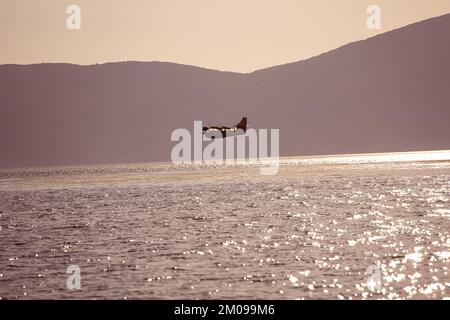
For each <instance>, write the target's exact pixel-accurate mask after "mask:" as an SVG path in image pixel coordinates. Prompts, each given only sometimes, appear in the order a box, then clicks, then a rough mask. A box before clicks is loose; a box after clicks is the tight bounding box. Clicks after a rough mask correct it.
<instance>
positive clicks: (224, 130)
mask: <svg viewBox="0 0 450 320" xmlns="http://www.w3.org/2000/svg"><path fill="white" fill-rule="evenodd" d="M239 129H240V130H239ZM245 131H247V117H244V118H242V120H241V121H240V122H239V123H238V124H237V125H235V126H233V127H226V126H212V127H203V134H204V135H205V136H206V137H208V138H211V139H214V138H225V137H231V136H236V135H239V134H244V133H245Z"/></svg>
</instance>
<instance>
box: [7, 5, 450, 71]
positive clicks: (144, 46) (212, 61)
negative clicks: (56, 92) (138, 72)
mask: <svg viewBox="0 0 450 320" xmlns="http://www.w3.org/2000/svg"><path fill="white" fill-rule="evenodd" d="M71 4H76V5H78V6H79V7H80V8H81V29H80V30H72V31H71V30H68V29H67V27H66V20H67V18H68V17H69V14H67V13H66V8H67V7H68V6H69V5H71ZM371 4H376V5H378V6H380V7H381V19H382V25H381V29H380V30H369V29H368V28H367V26H366V20H367V17H368V14H367V13H366V9H367V7H368V6H369V5H371ZM446 13H450V1H449V0H368V1H367V0H71V1H65V0H38V1H36V0H0V43H1V46H0V64H4V63H20V64H28V63H37V62H71V63H76V64H93V63H103V62H110V61H125V60H139V61H153V60H160V61H170V62H177V63H184V64H190V65H196V66H202V67H207V68H212V69H219V70H230V71H239V72H248V71H253V70H256V69H260V68H264V67H268V66H273V65H277V64H283V63H287V62H292V61H298V60H302V59H305V58H308V57H311V56H314V55H317V54H319V53H322V52H325V51H329V50H331V49H334V48H336V47H339V46H341V45H344V44H346V43H348V42H352V41H355V40H360V39H365V38H368V37H371V36H373V35H375V34H378V33H383V32H386V31H389V30H392V29H394V28H398V27H401V26H405V25H407V24H410V23H413V22H417V21H420V20H424V19H426V18H430V17H434V16H440V15H443V14H446Z"/></svg>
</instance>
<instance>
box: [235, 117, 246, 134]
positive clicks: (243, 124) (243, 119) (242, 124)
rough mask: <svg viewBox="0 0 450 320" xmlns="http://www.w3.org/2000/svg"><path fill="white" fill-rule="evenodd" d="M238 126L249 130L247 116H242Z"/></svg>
mask: <svg viewBox="0 0 450 320" xmlns="http://www.w3.org/2000/svg"><path fill="white" fill-rule="evenodd" d="M236 128H238V129H242V130H244V132H245V131H247V117H244V118H242V120H241V122H239V123H238V124H237V125H236Z"/></svg>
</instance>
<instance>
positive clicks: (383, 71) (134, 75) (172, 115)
mask: <svg viewBox="0 0 450 320" xmlns="http://www.w3.org/2000/svg"><path fill="white" fill-rule="evenodd" d="M449 30H450V14H449V15H444V16H441V17H437V18H433V19H429V20H425V21H422V22H419V23H415V24H412V25H409V26H407V27H404V28H400V29H397V30H394V31H390V32H387V33H384V34H382V35H379V36H376V37H373V38H370V39H367V40H364V41H358V42H354V43H350V44H348V45H345V46H343V47H341V48H338V49H336V50H333V51H330V52H328V53H324V54H322V55H320V56H317V57H314V58H311V59H308V60H304V61H300V62H295V63H290V64H286V65H281V66H275V67H271V68H267V69H263V70H258V71H255V72H253V73H249V74H239V73H231V72H220V71H214V70H208V69H203V68H198V67H192V66H186V65H179V64H174V63H163V62H122V63H107V64H102V65H92V66H77V65H70V64H36V65H2V66H0V88H1V89H0V167H13V166H40V165H72V164H100V163H117V162H146V161H164V160H169V159H170V151H171V146H172V145H173V144H172V143H171V142H170V134H171V132H172V130H173V129H175V128H188V129H191V128H192V126H193V121H194V120H203V121H204V123H205V124H234V123H236V122H238V121H239V120H240V119H241V117H242V116H244V115H245V116H247V117H248V119H249V123H251V124H252V126H253V127H255V128H279V129H280V145H281V149H280V152H281V155H282V156H288V155H311V154H335V153H358V152H384V151H411V150H433V149H450V124H449V122H450V37H449V34H448V33H449Z"/></svg>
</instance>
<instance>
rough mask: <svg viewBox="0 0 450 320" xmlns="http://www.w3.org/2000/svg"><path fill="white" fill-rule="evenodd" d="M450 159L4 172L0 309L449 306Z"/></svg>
mask: <svg viewBox="0 0 450 320" xmlns="http://www.w3.org/2000/svg"><path fill="white" fill-rule="evenodd" d="M449 197H450V151H445V150H444V151H427V152H405V153H384V154H358V155H339V156H315V157H289V158H280V161H279V170H278V173H277V174H276V175H271V176H267V175H261V172H260V166H259V165H258V164H257V163H256V164H254V163H253V164H245V163H244V164H239V165H215V164H208V163H207V164H196V165H194V164H184V165H175V164H171V163H140V164H117V165H103V166H78V167H75V166H72V167H42V168H18V169H2V170H0V299H341V300H347V299H357V300H359V299H450V274H449V272H450V270H449V268H450V203H449Z"/></svg>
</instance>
